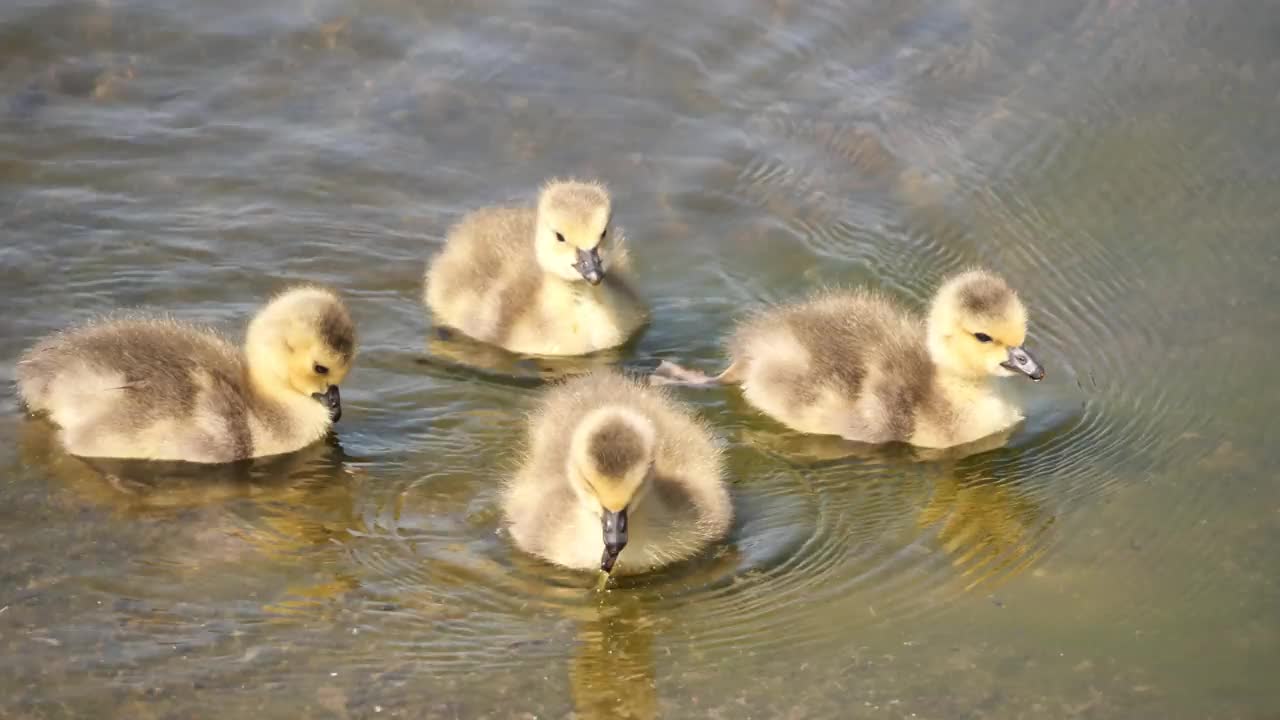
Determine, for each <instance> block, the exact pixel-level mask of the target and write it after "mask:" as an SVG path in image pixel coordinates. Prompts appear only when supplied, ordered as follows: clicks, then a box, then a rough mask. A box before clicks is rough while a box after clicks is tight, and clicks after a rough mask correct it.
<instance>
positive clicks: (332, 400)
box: [311, 385, 342, 422]
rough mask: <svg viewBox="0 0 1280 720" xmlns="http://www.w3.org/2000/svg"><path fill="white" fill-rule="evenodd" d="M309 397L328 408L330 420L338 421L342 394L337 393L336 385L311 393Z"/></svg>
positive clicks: (340, 414) (340, 415) (340, 413)
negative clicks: (320, 391)
mask: <svg viewBox="0 0 1280 720" xmlns="http://www.w3.org/2000/svg"><path fill="white" fill-rule="evenodd" d="M311 398H312V399H313V400H315V401H316V402H318V403H320V404H321V405H324V406H325V407H327V408H329V421H330V422H338V419H339V418H341V417H342V395H340V394H339V393H338V386H337V385H330V386H329V389H328V390H325V391H324V392H322V393H311Z"/></svg>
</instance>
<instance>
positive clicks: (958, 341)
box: [928, 270, 1044, 382]
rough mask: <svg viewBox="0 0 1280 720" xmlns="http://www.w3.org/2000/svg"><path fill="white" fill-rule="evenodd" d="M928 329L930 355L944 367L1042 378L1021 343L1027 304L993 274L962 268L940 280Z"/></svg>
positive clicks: (967, 374)
mask: <svg viewBox="0 0 1280 720" xmlns="http://www.w3.org/2000/svg"><path fill="white" fill-rule="evenodd" d="M928 333H929V352H930V355H932V357H933V360H934V362H935V363H937V364H938V365H939V366H941V367H942V368H943V369H944V370H945V371H948V372H952V373H956V374H959V375H962V376H965V377H984V376H1008V375H1015V374H1019V373H1020V374H1022V375H1026V376H1027V377H1029V378H1031V379H1032V380H1034V381H1036V382H1039V381H1041V380H1043V379H1044V368H1042V367H1041V366H1040V363H1039V362H1038V361H1037V360H1036V358H1035V356H1034V355H1032V354H1031V353H1030V352H1028V351H1027V349H1026V348H1024V347H1023V346H1022V345H1023V342H1025V341H1026V337H1027V310H1026V308H1025V307H1024V306H1023V305H1022V301H1021V300H1020V299H1018V294H1017V293H1016V292H1014V291H1013V289H1012V288H1010V287H1009V286H1008V284H1006V283H1005V281H1004V280H1003V279H1002V278H1001V277H999V276H998V275H994V274H992V273H989V272H987V271H985V270H968V271H965V272H963V273H960V274H959V275H955V276H953V277H951V278H949V279H948V280H947V281H946V282H944V283H943V284H942V286H941V287H940V288H938V292H937V294H936V295H935V296H934V299H933V305H932V307H931V308H930V311H929V328H928Z"/></svg>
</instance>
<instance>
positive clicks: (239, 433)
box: [17, 286, 356, 463]
mask: <svg viewBox="0 0 1280 720" xmlns="http://www.w3.org/2000/svg"><path fill="white" fill-rule="evenodd" d="M355 351H356V338H355V326H354V324H353V323H352V320H351V315H350V314H349V313H348V311H347V308H346V305H345V304H344V303H343V301H342V300H341V298H339V296H338V295H337V294H335V293H333V292H331V291H329V290H326V289H322V288H318V287H311V286H303V287H295V288H292V289H289V290H287V291H286V292H284V293H282V294H280V295H278V296H276V297H275V298H274V299H272V300H271V301H270V302H269V303H268V304H267V305H266V306H265V307H264V308H262V309H261V310H260V311H259V312H258V314H257V316H256V317H254V318H253V321H252V322H250V323H249V329H248V333H247V335H246V339H245V346H244V351H243V352H241V351H240V350H239V349H237V348H236V347H235V346H234V345H232V344H231V343H230V342H228V341H227V340H225V339H223V338H222V337H220V336H219V335H217V334H216V333H214V332H212V331H210V330H206V329H203V328H198V327H193V326H190V325H186V324H182V323H179V322H176V321H174V320H168V319H159V318H147V317H127V316H126V317H116V318H108V319H105V320H100V321H96V322H91V323H88V324H86V325H82V326H80V327H77V328H73V329H70V330H67V331H64V332H60V333H55V334H53V335H51V336H49V337H46V338H44V339H43V340H41V341H40V342H38V343H37V344H36V345H35V346H34V347H33V348H31V349H30V350H29V351H27V353H26V354H25V355H23V356H22V358H21V359H20V360H19V361H18V367H17V377H18V392H19V394H20V395H21V396H22V399H23V400H24V401H25V402H26V404H27V407H28V408H30V410H32V411H33V412H35V413H45V414H47V415H48V417H49V418H50V419H51V420H52V421H53V422H54V423H56V424H57V425H58V426H59V427H60V432H59V439H60V440H61V442H62V444H63V446H64V447H65V448H66V449H67V451H68V452H70V453H71V454H73V455H80V456H84V457H98V458H134V459H143V460H185V461H188V462H196V463H226V462H233V461H236V460H244V459H246V458H253V457H261V456H265V455H277V454H281V453H289V452H293V451H295V450H298V449H300V448H303V447H305V446H307V445H310V444H311V443H313V442H315V441H317V440H319V439H320V438H322V437H324V436H325V434H326V433H328V431H329V428H330V426H331V425H332V424H333V423H334V422H337V420H338V418H339V417H341V415H342V401H341V396H340V394H339V392H338V385H339V384H340V383H341V382H342V380H343V378H345V377H346V375H347V371H348V370H349V369H350V368H351V363H352V361H353V359H354V357H355Z"/></svg>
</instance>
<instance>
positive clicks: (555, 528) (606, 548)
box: [503, 370, 733, 574]
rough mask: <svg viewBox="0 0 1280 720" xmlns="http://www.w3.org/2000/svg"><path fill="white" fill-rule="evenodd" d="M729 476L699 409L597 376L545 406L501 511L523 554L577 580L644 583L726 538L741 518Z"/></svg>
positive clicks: (569, 384)
mask: <svg viewBox="0 0 1280 720" xmlns="http://www.w3.org/2000/svg"><path fill="white" fill-rule="evenodd" d="M723 475H724V466H723V460H722V458H721V453H720V450H719V448H718V447H717V445H716V443H715V440H714V439H713V436H712V434H711V432H710V431H709V430H708V429H707V427H706V426H705V425H704V424H703V423H702V422H701V421H699V420H698V419H697V418H696V417H695V416H694V415H693V413H692V412H691V411H690V410H688V409H687V408H685V407H684V406H682V405H680V404H678V403H677V402H676V401H674V400H672V399H671V398H670V397H668V396H667V395H666V394H665V393H664V392H662V391H660V390H657V389H654V388H649V387H645V386H643V385H640V384H639V383H638V382H637V381H635V380H631V379H629V378H626V377H624V376H622V375H620V374H618V373H617V372H615V371H611V370H598V371H595V372H593V373H590V374H587V375H580V376H578V377H576V378H573V379H570V380H568V381H566V382H564V383H563V384H561V385H559V386H556V387H554V388H552V389H551V390H549V391H548V392H547V394H546V395H545V396H544V397H543V399H542V401H541V404H540V406H539V408H538V409H537V411H536V413H535V414H534V415H533V416H532V417H531V419H530V423H529V437H528V451H527V457H526V458H525V460H524V463H523V465H522V467H521V468H520V469H519V471H518V472H517V473H516V474H515V475H514V477H513V478H512V479H511V480H510V481H509V482H508V483H507V485H506V487H505V489H504V497H503V510H504V514H505V517H506V522H507V525H508V527H509V529H510V533H511V537H512V538H513V540H514V541H515V544H516V546H517V547H519V548H520V549H521V550H523V551H525V552H528V553H530V554H533V555H536V556H538V557H540V558H542V559H544V560H547V561H549V562H551V563H554V564H556V565H561V566H563V567H567V568H572V569H577V570H591V569H595V568H599V569H600V570H602V571H604V572H606V573H613V574H636V573H643V572H647V571H650V570H654V569H657V568H660V567H662V566H664V565H667V564H669V563H674V562H677V561H680V560H684V559H687V558H690V557H692V556H694V555H696V554H697V553H698V552H699V551H701V550H702V549H703V548H705V547H706V546H707V545H709V544H710V543H712V542H715V541H717V540H719V539H721V538H723V537H724V536H725V534H726V533H727V532H728V530H729V523H730V521H731V520H732V518H733V508H732V505H731V503H730V500H729V492H728V490H727V489H726V487H725V483H724V481H723ZM624 548H625V549H626V552H623V549H624Z"/></svg>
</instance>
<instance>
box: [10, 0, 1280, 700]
mask: <svg viewBox="0 0 1280 720" xmlns="http://www.w3.org/2000/svg"><path fill="white" fill-rule="evenodd" d="M1277 18H1280V15H1277V14H1276V11H1275V6H1274V5H1273V4H1268V3H1264V2H1261V1H1257V2H1235V1H1225V2H1215V3H1200V2H1193V1H1192V0H1175V1H1173V2H1168V1H1164V0H1052V1H1051V0H1036V1H1035V2H1013V1H1012V0H943V1H938V2H924V1H915V0H913V1H909V2H897V1H895V2H889V1H888V0H876V1H874V2H873V1H868V0H854V1H853V2H843V3H833V2H825V1H821V0H820V1H819V2H809V3H800V2H795V1H794V0H773V1H772V2H722V1H714V0H713V1H710V2H703V3H696V4H695V3H680V4H676V3H665V2H652V3H618V2H608V1H607V2H603V3H595V4H593V5H591V6H590V7H587V6H583V5H581V4H565V3H560V2H549V1H546V0H537V1H535V2H533V3H516V2H507V0H484V1H483V2H474V3H451V2H436V1H435V0H423V1H422V2H417V3H412V2H407V1H403V0H277V1H276V2H270V3H264V2H246V1H243V0H204V1H202V2H192V1H188V2H169V1H167V0H166V1H164V2H162V1H161V0H91V1H87V2H59V1H50V0H39V1H37V0H8V2H5V3H3V6H2V7H0V57H2V59H3V62H0V224H2V232H0V238H2V240H0V300H2V301H3V303H4V304H5V306H6V313H5V319H4V321H3V322H0V339H2V340H3V341H4V342H3V344H2V345H3V349H2V350H0V381H4V382H5V383H6V384H11V382H12V380H13V362H14V361H15V360H16V358H17V356H18V354H19V353H20V352H21V351H22V349H23V348H25V347H26V346H28V345H29V344H30V343H31V342H33V341H34V340H35V339H36V338H37V337H39V336H40V335H42V334H43V333H46V332H48V331H50V330H52V329H54V328H57V327H59V326H61V325H64V324H66V323H68V322H71V321H74V320H78V319H82V318H86V317H89V316H92V315H94V314H96V313H99V312H101V311H104V310H108V309H111V308H116V307H136V306H152V307H157V308H161V309H164V310H167V311H170V312H172V313H174V314H176V315H177V316H179V317H182V318H187V319H192V320H198V321H201V322H207V323H212V324H215V325H218V326H220V327H224V328H226V329H228V331H230V332H237V331H238V329H239V328H240V327H242V324H243V323H244V321H245V320H246V317H247V314H248V313H250V312H252V310H253V308H254V307H256V306H257V305H258V304H259V303H260V302H261V300H262V299H263V298H264V297H265V296H266V295H268V294H269V293H270V292H272V291H273V290H275V289H278V288H279V287H281V286H283V285H284V284H286V283H287V282H289V281H295V280H301V279H307V280H316V281H322V282H327V283H331V284H333V285H335V286H337V287H340V288H342V289H343V291H344V292H345V293H346V294H347V296H348V298H349V299H350V301H351V303H352V305H353V311H354V312H355V314H356V316H357V320H358V322H359V324H360V331H361V335H362V337H361V340H362V351H361V354H360V356H359V359H358V364H357V367H356V369H355V371H354V372H353V373H352V375H351V376H350V378H349V380H348V381H347V383H346V384H345V385H344V387H343V398H344V408H345V413H344V416H343V419H342V422H341V423H340V424H339V425H338V427H337V432H336V435H335V437H334V438H333V439H332V440H331V441H330V442H329V443H327V444H323V445H319V446H317V447H313V448H309V449H308V450H306V451H304V452H301V453H298V454H296V455H294V456H290V457H286V458H278V459H274V460H271V461H262V462H257V463H252V464H249V465H246V466H238V467H234V468H226V469H221V470H216V471H209V470H204V471H193V470H192V469H191V468H184V467H182V466H164V467H150V466H139V465H136V464H129V463H103V462H94V463H88V462H85V461H82V460H78V459H75V458H71V457H68V456H67V455H65V454H63V453H61V452H60V451H59V450H58V449H57V447H56V445H55V444H54V442H53V434H52V431H51V429H50V427H49V426H48V425H47V424H45V423H44V422H41V421H38V420H30V419H27V418H25V417H24V416H23V413H22V410H21V408H20V407H19V406H18V404H17V402H16V399H15V398H14V397H13V394H12V393H11V392H10V393H8V394H6V395H4V396H3V397H2V398H0V439H3V442H0V467H2V468H3V473H0V529H2V530H0V553H2V556H3V557H4V562H3V564H0V716H4V717H7V718H8V717H13V718H28V717H31V718H62V717H106V716H119V717H126V716H127V717H139V718H167V717H192V716H197V717H198V716H202V714H206V713H212V712H217V713H218V714H219V715H222V716H228V717H262V718H270V717H281V718H292V717H299V716H305V717H332V718H364V717H384V716H385V717H444V718H451V717H539V718H541V717H566V716H569V715H573V716H575V717H610V718H616V717H659V716H661V717H760V718H773V717H806V718H808V717H864V716H865V717H888V718H910V717H921V718H926V717H933V718H953V717H992V718H1021V717H1084V718H1091V717H1098V718H1101V717H1125V718H1131V717H1170V718H1183V717H1185V718H1204V717H1215V718H1263V717H1272V716H1273V714H1274V713H1275V712H1276V711H1277V708H1280V685H1277V684H1276V683H1275V681H1274V678H1275V677H1276V676H1277V675H1278V674H1280V672H1278V671H1280V614H1278V613H1277V612H1276V608H1277V607H1278V606H1280V584H1278V581H1277V573H1276V569H1277V566H1276V560H1275V550H1274V548H1275V547H1276V544H1277V541H1280V485H1277V483H1276V482H1275V480H1274V472H1273V471H1268V470H1267V468H1268V467H1273V466H1274V464H1275V463H1276V461H1277V460H1280V451H1277V450H1276V446H1275V444H1274V441H1275V434H1274V432H1273V430H1272V417H1273V415H1274V414H1275V412H1276V411H1277V409H1278V406H1280V398H1277V395H1276V392H1275V390H1274V384H1273V383H1272V382H1271V380H1270V375H1271V374H1272V366H1271V360H1272V359H1273V357H1272V353H1273V352H1275V342H1274V338H1275V337H1276V336H1277V333H1278V332H1280V308H1277V306H1276V304H1275V298H1276V297H1277V295H1276V293H1277V291H1278V290H1280V279H1278V278H1280V246H1278V245H1277V244H1276V240H1275V237H1274V236H1275V233H1276V230H1277V228H1278V227H1280V172H1278V171H1277V168H1280V142H1277V140H1280V126H1278V125H1277V124H1276V123H1274V122H1273V121H1272V120H1273V118H1274V117H1275V116H1276V112H1277V110H1280V108H1278V107H1277V105H1278V104H1280V44H1277V42H1276V40H1277V38H1280V21H1278V20H1277ZM570 174H577V175H591V176H597V177H600V178H602V179H603V180H605V181H606V182H608V183H609V185H610V186H611V188H612V190H613V191H614V194H615V206H616V217H617V218H618V220H619V222H620V224H621V225H622V226H624V227H625V228H626V230H627V234H628V236H629V237H630V239H631V242H632V248H633V252H634V255H635V257H636V259H637V263H638V267H639V270H640V273H641V281H640V284H641V286H642V289H643V291H644V293H645V294H646V295H647V296H648V297H649V298H650V299H651V301H652V304H653V307H654V322H653V324H652V326H651V327H650V328H649V329H648V331H647V332H646V333H645V334H644V336H643V337H641V338H640V339H639V341H638V342H636V343H635V344H634V345H633V346H632V347H629V348H627V349H626V351H625V352H621V353H615V354H613V355H611V356H608V357H602V358H596V359H588V360H580V361H564V362H536V363H535V362H524V361H519V360H518V359H515V358H508V357H504V356H502V355H500V354H496V353H489V352H485V351H484V350H483V349H482V348H476V347H474V346H469V345H468V344H466V343H459V342H446V341H441V340H440V339H438V338H436V337H435V335H434V333H433V332H432V331H431V328H430V324H429V322H428V320H427V319H426V318H425V316H424V314H423V312H422V309H421V305H420V301H419V294H420V278H421V271H422V265H423V262H424V261H425V259H426V258H427V257H428V256H429V255H430V254H431V253H432V252H433V251H434V249H435V248H436V247H437V246H438V244H439V242H440V241H441V238H442V236H443V234H444V233H445V231H446V229H447V227H448V226H449V224H450V223H451V222H453V221H454V220H456V219H457V218H458V217H459V216H460V215H461V214H462V213H464V212H466V211H467V210H469V209H471V208H474V207H476V206H479V205H482V204H488V203H493V202H499V201H508V200H527V199H529V198H531V197H532V194H533V193H534V192H535V189H536V186H537V184H538V183H539V182H541V181H542V180H543V179H545V178H547V177H549V176H555V175H570ZM972 263H982V264H985V265H988V266H990V267H993V268H994V269H997V270H999V271H1001V272H1003V273H1005V274H1007V275H1008V276H1009V277H1010V278H1011V280H1012V281H1013V282H1014V284H1015V285H1016V286H1017V287H1018V288H1019V290H1020V292H1021V294H1022V295H1023V297H1024V298H1025V299H1026V301H1027V303H1028V305H1029V307H1030V309H1031V313H1032V329H1031V337H1030V341H1029V345H1030V346H1031V347H1033V348H1034V349H1035V350H1036V352H1037V353H1038V355H1039V357H1040V358H1041V360H1042V361H1043V362H1044V364H1045V365H1046V367H1047V369H1048V372H1049V377H1048V379H1047V380H1046V381H1045V382H1044V383H1041V384H1039V385H1035V386H1032V385H1031V384H1030V383H1022V385H1019V386H1018V387H1019V389H1020V390H1022V391H1023V392H1024V393H1026V395H1027V397H1028V399H1029V403H1030V408H1031V413H1030V420H1029V421H1028V422H1027V423H1025V424H1024V425H1023V426H1021V427H1019V428H1018V429H1016V430H1015V431H1014V432H1013V433H1012V434H1011V435H1010V436H1009V437H1008V438H1000V439H999V440H1000V441H1002V442H1003V444H1001V443H993V445H996V447H986V448H981V447H979V448H967V449H963V450H961V451H958V452H954V453H948V454H944V455H942V456H928V457H921V456H918V455H916V454H914V453H910V452H906V451H904V450H902V449H887V450H880V451H874V452H872V451H867V450H866V449H859V448H851V447H849V446H846V445H843V444H841V443H836V442H831V441H829V440H825V439H821V438H809V437H802V436H798V435H795V434H792V433H788V432H786V431H784V430H782V429H781V428H779V427H778V426H776V425H774V424H772V423H771V422H769V421H767V420H765V419H762V418H760V417H759V416H758V415H756V414H755V413H753V412H752V411H751V410H750V409H749V408H748V407H747V406H745V404H744V403H743V402H742V400H741V399H740V398H739V397H737V396H736V395H735V394H734V393H732V392H728V391H723V390H706V391H696V390H690V391H687V392H684V393H682V395H683V396H684V397H685V398H687V399H688V400H689V401H690V402H693V403H696V404H697V405H698V406H699V407H700V409H701V410H702V412H703V413H704V414H705V415H706V417H707V418H708V419H709V420H710V421H711V422H712V423H713V424H714V426H715V427H716V428H717V430H718V431H719V432H720V433H721V434H722V435H723V437H724V439H725V442H726V443H727V445H728V447H729V461H730V465H731V470H732V478H733V493H734V496H735V507H736V511H737V514H738V521H737V523H736V524H735V527H734V530H733V533H732V536H731V538H730V540H729V542H727V543H726V544H725V545H724V546H723V547H722V548H720V549H719V550H718V551H717V552H715V553H713V554H711V555H709V556H708V557H706V558H703V559H700V560H698V561H695V562H691V563H688V564H686V565H684V566H681V567H678V568H674V569H672V570H671V571H669V572H665V573H662V574H659V575H656V576H653V577H648V578H643V579H637V580H628V581H625V582H623V583H620V584H617V585H615V586H614V587H613V589H612V590H610V591H609V592H606V593H604V594H602V595H597V594H595V593H593V592H591V591H590V588H591V587H592V583H593V580H594V578H592V577H585V576H579V575H577V574H574V573H565V572H557V571H553V570H549V569H548V568H547V567H545V566H543V565H541V564H539V563H537V562H535V561H532V560H530V559H528V558H524V557H522V556H519V555H517V554H516V553H514V552H513V551H512V549H511V547H510V545H509V543H508V541H507V539H506V538H505V537H504V536H503V535H502V533H501V531H500V529H499V515H498V510H497V501H496V488H497V486H498V482H499V481H500V479H501V477H502V475H503V473H505V472H506V471H507V470H508V469H509V468H510V467H511V466H512V464H513V462H514V461H515V457H516V452H517V451H518V446H517V441H518V438H519V433H520V432H521V427H522V426H521V420H522V413H523V411H524V410H525V409H526V408H528V407H529V404H530V402H531V401H532V400H533V398H534V397H535V396H536V392H537V386H538V384H539V382H540V379H541V378H544V377H548V376H555V375H558V374H561V373H563V372H567V371H571V370H573V369H576V368H580V367H583V366H587V365H591V364H593V363H606V362H616V361H623V362H636V363H639V364H642V365H643V364H644V363H650V362H652V361H653V360H655V359H657V358H664V357H665V358H678V359H681V360H683V361H686V362H689V363H692V364H695V365H699V366H701V367H705V368H707V369H714V368H715V367H716V366H717V365H718V364H719V363H720V362H721V360H720V357H721V354H720V349H719V341H720V338H721V336H722V335H723V333H724V331H725V329H726V328H727V324H728V323H729V322H730V321H731V320H732V319H733V318H734V317H736V316H737V315H738V314H739V313H740V312H742V311H743V310H744V309H746V308H749V307H752V306H754V305H756V304H759V303H762V302H767V301H773V300H780V299H784V298H787V297H791V296H794V295H796V294H797V293H800V292H802V291H803V290H804V289H805V288H806V287H809V286H812V285H815V284H862V283H866V284H871V285H875V286H878V287H881V288H883V289H885V290H887V291H890V292H893V293H897V294H899V295H901V296H903V297H904V298H906V299H908V300H909V301H911V302H913V303H916V304H920V303H923V302H924V300H925V299H926V298H927V296H928V294H929V292H930V291H931V288H932V287H934V285H935V284H936V282H937V280H938V279H939V278H940V277H941V276H943V275H944V274H946V273H947V272H950V271H952V270H955V269H957V268H959V267H962V266H964V265H968V264H972ZM459 363H469V364H472V365H479V366H481V367H483V368H484V371H483V372H476V371H472V370H467V369H465V368H462V367H459V366H458V364H459ZM214 708H216V711H215V710H213V709H214ZM1269 713H1270V714H1269Z"/></svg>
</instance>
